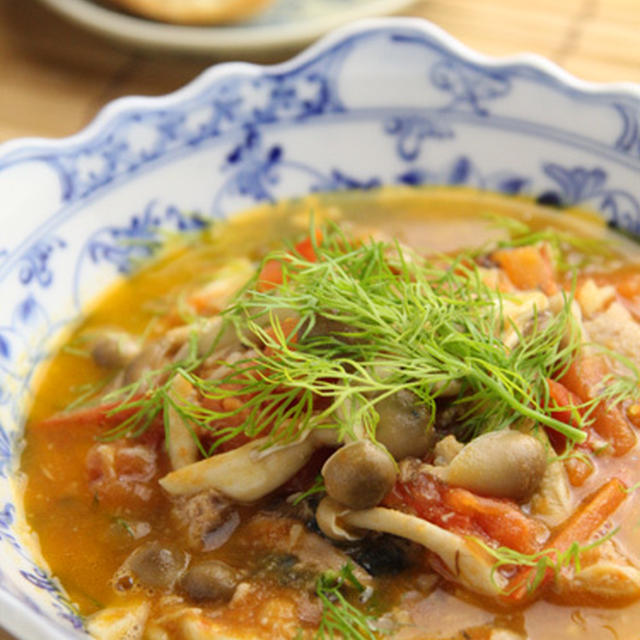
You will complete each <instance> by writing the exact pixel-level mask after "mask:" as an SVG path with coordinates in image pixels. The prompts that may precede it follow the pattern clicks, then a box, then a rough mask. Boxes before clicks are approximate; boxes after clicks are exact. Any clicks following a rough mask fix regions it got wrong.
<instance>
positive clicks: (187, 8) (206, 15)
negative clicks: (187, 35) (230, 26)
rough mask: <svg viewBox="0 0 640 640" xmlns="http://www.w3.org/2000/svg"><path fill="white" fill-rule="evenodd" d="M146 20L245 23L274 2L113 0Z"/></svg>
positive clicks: (268, 0) (243, 0)
mask: <svg viewBox="0 0 640 640" xmlns="http://www.w3.org/2000/svg"><path fill="white" fill-rule="evenodd" d="M111 2H112V4H115V5H117V6H119V7H121V8H123V9H126V10H127V11H131V12H132V13H137V14H139V15H141V16H144V17H146V18H152V19H154V20H161V21H164V22H174V23H179V24H215V23H220V22H234V21H237V20H243V19H245V18H248V17H250V16H252V15H254V14H255V13H258V12H259V11H261V10H262V9H265V8H266V7H267V6H268V5H270V4H271V3H272V2H273V0H111Z"/></svg>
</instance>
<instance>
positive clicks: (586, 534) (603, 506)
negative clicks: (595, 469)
mask: <svg viewBox="0 0 640 640" xmlns="http://www.w3.org/2000/svg"><path fill="white" fill-rule="evenodd" d="M626 497H627V491H626V486H625V484H624V483H623V482H622V481H621V480H619V479H618V478H613V479H611V480H609V481H608V482H607V483H605V484H604V485H602V486H601V487H600V488H599V489H598V490H597V491H596V492H595V493H594V494H592V495H591V496H590V497H589V498H587V500H585V501H584V502H583V503H582V504H581V505H580V506H579V507H578V509H577V510H576V511H575V512H574V513H573V514H572V515H571V516H570V517H569V518H568V520H567V521H566V522H565V523H564V524H563V525H562V526H561V527H560V528H559V529H558V530H557V531H556V532H555V533H554V534H553V535H552V536H551V538H549V540H548V542H547V543H546V545H545V547H546V548H547V549H553V550H554V552H557V553H563V552H565V551H568V550H569V548H570V547H571V545H573V544H575V543H578V544H580V545H586V544H587V543H588V542H589V540H590V539H591V537H592V536H593V535H594V534H595V533H596V532H597V531H598V530H599V529H600V528H601V527H602V526H603V525H604V524H605V523H606V521H607V520H608V519H609V518H610V517H611V516H612V515H613V514H614V512H615V511H616V510H617V509H618V507H619V506H620V505H621V504H622V503H623V502H624V500H625V498H626ZM553 555H554V554H552V557H553ZM535 574H536V568H535V567H527V568H525V569H523V570H522V571H519V572H517V573H516V575H515V576H514V577H513V578H512V579H511V584H510V586H509V588H508V591H509V595H508V596H506V599H507V600H508V601H509V602H523V601H526V600H528V599H530V598H532V597H534V596H535V595H536V594H537V593H538V592H539V590H540V588H542V587H543V586H544V585H546V584H548V583H549V581H550V580H551V579H552V578H553V576H554V571H553V569H552V568H551V567H549V568H547V569H546V571H545V574H544V576H543V578H542V580H541V581H540V583H539V586H538V590H536V593H533V592H532V591H531V589H530V585H531V584H532V582H533V578H534V577H535Z"/></svg>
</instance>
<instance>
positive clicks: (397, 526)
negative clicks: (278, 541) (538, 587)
mask: <svg viewBox="0 0 640 640" xmlns="http://www.w3.org/2000/svg"><path fill="white" fill-rule="evenodd" d="M317 521H318V526H320V527H321V529H322V531H323V533H324V534H325V535H327V536H329V537H331V538H334V539H338V540H348V539H354V537H356V538H357V537H361V536H359V535H358V529H360V530H362V529H371V530H373V531H382V532H385V533H390V534H393V535H396V536H399V537H401V538H407V539H408V540H412V541H413V542H417V543H418V544H421V545H422V546H423V547H425V548H426V549H428V550H429V551H432V552H433V553H435V554H436V555H437V556H438V557H439V558H440V560H441V561H442V562H443V563H444V565H445V566H446V567H447V569H448V570H449V571H450V572H451V574H452V575H453V576H454V577H455V579H456V581H457V582H459V583H460V584H461V585H462V586H464V587H465V588H467V589H469V590H470V591H473V592H474V593H478V594H481V595H485V596H491V597H496V596H498V595H500V593H502V592H503V591H504V589H505V587H506V586H507V580H506V578H505V577H504V576H502V575H501V574H499V573H497V572H494V571H493V566H494V561H493V559H492V558H491V557H489V556H488V555H487V553H486V552H485V551H484V550H483V549H482V548H481V547H480V546H479V545H478V544H476V543H474V542H473V540H471V539H467V538H464V537H463V536H460V535H458V534H456V533H452V532H451V531H447V530H446V529H442V528H441V527H438V526H437V525H435V524H433V523H431V522H428V521H427V520H423V519H422V518H418V517H416V516H412V515H409V514H406V513H402V512H401V511H396V510H394V509H387V508H384V507H374V508H373V509H365V510H362V511H352V510H349V509H346V508H345V507H343V506H342V505H340V504H338V503H337V502H336V501H335V500H332V499H331V498H324V499H323V500H322V502H321V503H320V505H319V507H318V518H317Z"/></svg>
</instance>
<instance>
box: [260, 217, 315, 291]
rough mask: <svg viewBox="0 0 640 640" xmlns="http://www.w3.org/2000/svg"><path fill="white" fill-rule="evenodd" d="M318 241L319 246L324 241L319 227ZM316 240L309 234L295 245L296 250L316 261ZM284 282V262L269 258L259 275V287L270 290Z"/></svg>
mask: <svg viewBox="0 0 640 640" xmlns="http://www.w3.org/2000/svg"><path fill="white" fill-rule="evenodd" d="M315 235H316V241H315V246H318V245H319V244H320V243H321V242H322V232H321V231H320V230H319V229H316V231H315ZM315 246H314V242H313V241H312V239H311V236H308V237H307V238H305V239H304V240H302V241H300V242H298V244H297V245H296V246H295V247H294V252H295V253H297V254H298V255H299V256H301V257H302V258H304V259H305V260H308V261H309V262H315V261H316V260H317V256H316V251H315ZM282 282H283V273H282V262H281V261H280V260H267V262H265V264H264V266H263V267H262V271H260V276H259V277H258V289H259V290H260V291H269V290H270V289H274V288H275V287H277V286H278V285H280V284H282Z"/></svg>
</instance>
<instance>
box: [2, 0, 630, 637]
mask: <svg viewBox="0 0 640 640" xmlns="http://www.w3.org/2000/svg"><path fill="white" fill-rule="evenodd" d="M405 13H406V14H407V15H414V16H422V17H425V18H428V19H429V20H431V21H433V22H435V23H436V24H438V25H440V26H441V27H443V28H444V29H446V30H447V31H449V32H450V33H452V34H453V35H454V36H456V37H457V38H459V39H460V40H462V42H464V43H465V44H467V45H469V46H470V47H472V48H474V49H477V50H479V51H481V52H483V53H487V54H490V55H495V56H503V55H509V54H513V53H517V52H522V51H532V52H534V53H538V54H541V55H543V56H546V57H547V58H550V59H551V60H553V61H554V62H556V63H557V64H559V65H561V66H562V67H564V68H565V69H567V70H568V71H570V72H572V73H574V74H575V75H577V76H579V77H581V78H584V79H587V80H595V81H603V82H614V81H632V82H638V83H640V46H638V39H637V38H638V35H637V34H638V32H639V31H640V5H639V4H638V0H562V1H561V2H559V1H558V0H535V1H532V0H424V1H422V2H416V4H415V6H414V7H413V8H412V9H411V10H410V11H407V12H405ZM0 60H2V64H0V87H2V90H1V91H0V141H4V140H8V139H11V138H15V137H20V136H34V135H35V136H53V137H59V136H65V135H69V134H71V133H74V132H76V131H78V130H79V129H81V128H82V127H83V126H85V125H86V124H88V123H89V122H90V121H91V119H92V118H93V117H94V116H95V114H96V112H97V111H98V110H99V109H100V108H101V107H102V106H103V105H104V104H105V103H106V102H108V101H110V100H112V99H114V98H117V97H119V96H123V95H128V94H133V93H135V94H143V95H158V94H163V93H167V92H169V91H173V90H174V89H177V88H179V87H180V86H182V85H183V84H185V83H186V82H188V81H189V80H190V79H192V78H193V77H194V76H195V75H197V74H198V73H199V72H200V71H202V70H203V69H204V68H206V67H207V66H209V65H210V64H212V63H215V62H219V61H220V60H219V59H216V58H214V57H209V58H203V57H198V58H196V57H188V56H185V55H174V56H172V55H169V54H166V53H163V54H154V53H149V52H143V51H136V50H134V49H131V48H128V49H127V48H122V47H121V46H118V45H116V44H113V43H111V42H109V41H107V40H102V39H100V38H99V37H97V36H95V35H94V34H92V33H87V32H85V31H83V30H82V29H80V28H79V27H76V26H74V25H71V24H68V23H66V22H65V21H64V20H62V19H61V18H59V17H58V16H57V15H54V14H53V13H52V12H51V11H49V10H48V9H46V8H45V7H43V6H41V5H40V4H38V3H37V2H36V1H35V0H0ZM0 622H1V621H0ZM0 640H10V637H9V636H7V635H6V634H5V633H4V632H3V631H2V630H1V629H0ZM34 640H35V639H34Z"/></svg>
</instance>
